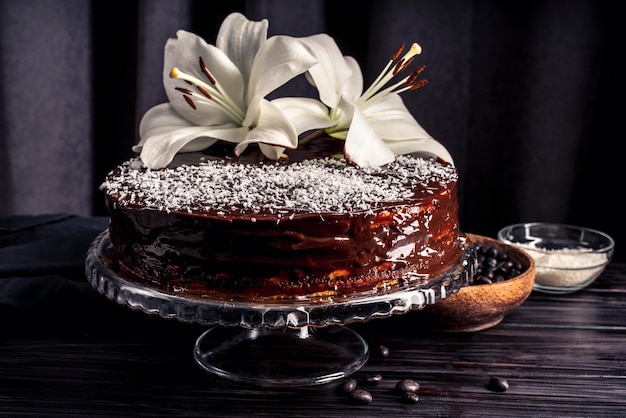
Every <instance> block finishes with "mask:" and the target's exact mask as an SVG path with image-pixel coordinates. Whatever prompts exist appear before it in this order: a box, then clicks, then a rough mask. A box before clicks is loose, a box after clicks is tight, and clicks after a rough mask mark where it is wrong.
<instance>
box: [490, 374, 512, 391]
mask: <svg viewBox="0 0 626 418" xmlns="http://www.w3.org/2000/svg"><path fill="white" fill-rule="evenodd" d="M487 387H488V388H489V389H491V390H492V391H494V392H506V390H507V389H508V388H509V382H507V380H506V379H505V378H503V377H498V376H492V377H491V378H490V379H489V384H488V385H487Z"/></svg>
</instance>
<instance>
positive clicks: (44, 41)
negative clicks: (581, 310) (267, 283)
mask: <svg viewBox="0 0 626 418" xmlns="http://www.w3.org/2000/svg"><path fill="white" fill-rule="evenodd" d="M232 11H240V12H242V13H244V14H245V15H246V16H247V17H248V18H250V19H254V20H258V19H263V18H267V19H268V20H269V22H270V27H269V32H270V35H274V34H288V35H292V36H306V35H310V34H314V33H319V32H326V33H329V34H330V35H331V36H333V37H334V38H335V39H336V40H337V43H338V44H339V46H340V48H341V49H342V50H343V52H344V53H345V54H347V55H352V56H354V57H355V58H356V59H357V60H358V61H359V62H360V63H361V66H362V68H363V70H364V75H365V79H366V83H367V82H368V81H371V80H372V79H373V78H374V77H375V76H376V75H377V74H378V72H379V71H380V70H381V69H382V67H383V66H384V64H385V63H386V62H387V60H388V59H389V57H390V55H391V54H392V53H393V52H394V51H395V50H396V49H397V48H398V46H399V45H401V44H403V43H404V44H407V45H408V44H410V43H412V42H415V41H417V42H419V43H420V44H421V45H422V47H423V53H422V55H421V56H419V57H418V61H419V62H420V64H425V65H426V70H425V71H424V73H423V76H424V77H425V78H427V79H428V80H429V84H428V85H427V86H426V87H424V88H422V89H420V90H418V91H415V92H407V93H404V94H403V99H404V101H405V103H406V105H407V107H408V108H409V109H410V111H411V112H412V114H413V115H414V116H415V117H416V119H417V120H418V121H419V122H420V123H421V124H422V126H424V128H425V129H426V130H427V131H428V132H430V133H431V135H433V136H434V137H435V138H437V139H438V140H439V141H441V142H442V143H443V144H444V145H445V146H446V147H447V148H448V149H449V150H450V152H451V154H452V155H453V157H454V159H455V163H456V165H457V167H458V168H459V171H460V174H461V178H460V183H459V195H460V204H461V206H460V211H461V222H462V228H463V229H464V230H466V231H468V232H473V233H478V234H484V235H490V236H494V235H495V233H496V232H497V230H498V229H499V228H500V227H502V226H504V225H506V224H510V223H514V222H522V221H554V222H564V223H572V224H578V225H584V226H588V227H592V228H597V229H600V230H603V231H605V232H607V233H609V234H611V235H613V236H614V238H616V239H617V240H618V245H617V250H616V259H622V258H623V257H624V256H623V254H624V251H622V250H621V249H620V245H619V244H620V243H619V239H620V236H621V235H622V234H623V233H626V228H625V227H624V225H623V224H624V222H622V221H621V216H620V215H621V211H620V208H619V206H618V205H617V204H616V203H615V200H617V199H618V198H619V191H620V186H621V181H622V180H623V179H624V175H623V174H622V170H621V158H620V155H619V153H618V152H617V151H618V149H617V147H618V146H619V140H620V138H619V136H618V135H619V134H618V132H619V131H618V130H617V127H618V123H619V121H620V118H621V115H618V113H617V112H618V109H621V106H619V104H616V103H619V101H620V100H621V94H620V93H621V89H619V87H621V85H620V83H619V78H618V69H620V67H619V65H617V56H618V54H619V52H618V51H619V50H620V47H621V44H618V40H619V39H620V37H618V28H620V26H619V25H621V23H618V22H617V16H619V13H617V10H616V6H611V5H609V4H608V3H606V2H596V1H593V0H543V1H540V0H530V1H523V2H522V1H508V2H500V1H496V0H473V1H472V0H384V1H382V0H360V1H357V0H343V1H342V2H341V7H339V5H338V2H333V1H330V0H231V1H228V2H213V1H206V0H204V1H202V0H133V1H126V0H125V1H108V2H102V1H96V0H91V1H88V0H22V1H19V2H18V1H11V0H0V59H1V66H0V80H1V83H0V128H1V129H0V192H1V195H2V198H1V199H0V215H13V214H44V213H71V214H78V215H104V214H105V211H104V206H103V202H102V197H101V195H100V193H99V191H98V186H99V184H100V182H101V181H102V179H103V178H104V175H105V174H106V173H107V172H108V171H109V170H110V169H112V168H113V167H114V166H115V165H117V164H119V163H120V162H121V161H123V160H125V159H127V158H128V157H130V156H131V155H132V152H131V149H130V148H131V146H132V145H133V144H134V143H135V142H136V141H137V140H138V133H137V132H138V126H139V121H140V120H141V116H142V115H143V114H144V113H145V111H146V110H148V109H149V108H150V107H152V106H154V105H156V104H159V103H162V102H164V101H165V100H166V96H165V93H164V91H163V87H162V73H163V47H164V45H165V42H166V40H167V39H168V38H170V37H174V36H175V35H176V31H177V30H178V29H184V30H189V31H192V32H195V33H197V34H198V35H200V36H202V37H204V38H205V39H206V40H207V42H209V43H214V41H215V36H216V34H217V30H218V27H219V25H220V23H221V22H222V20H223V19H224V17H225V16H226V15H227V14H228V13H230V12H232ZM285 91H287V92H290V93H293V94H314V90H313V89H312V88H311V87H310V86H308V85H307V84H306V83H300V84H298V83H294V84H290V85H288V86H285ZM281 93H282V91H281Z"/></svg>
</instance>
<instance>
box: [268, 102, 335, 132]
mask: <svg viewBox="0 0 626 418" xmlns="http://www.w3.org/2000/svg"><path fill="white" fill-rule="evenodd" d="M272 103H273V104H274V105H275V106H276V107H278V108H279V109H280V110H281V111H282V112H283V114H284V115H285V116H286V117H287V119H289V121H290V122H291V123H292V124H293V126H294V127H295V128H296V132H297V133H298V135H300V134H301V133H303V132H306V131H310V130H313V129H322V128H329V127H331V126H334V125H335V124H336V123H337V122H335V121H333V120H331V119H330V117H329V115H328V108H327V107H326V106H324V104H323V103H322V102H320V101H319V100H315V99H311V98H304V97H303V98H300V97H281V98H279V99H274V100H272Z"/></svg>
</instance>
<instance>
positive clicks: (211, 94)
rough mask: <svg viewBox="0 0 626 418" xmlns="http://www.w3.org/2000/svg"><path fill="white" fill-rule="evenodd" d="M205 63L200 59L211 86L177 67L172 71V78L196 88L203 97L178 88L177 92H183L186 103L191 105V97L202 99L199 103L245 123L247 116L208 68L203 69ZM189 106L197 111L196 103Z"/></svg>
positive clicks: (201, 66) (203, 71)
mask: <svg viewBox="0 0 626 418" xmlns="http://www.w3.org/2000/svg"><path fill="white" fill-rule="evenodd" d="M203 64H204V61H202V58H200V68H201V70H202V73H203V74H204V75H206V76H207V78H208V79H209V81H210V82H211V84H208V83H206V82H204V81H202V80H200V79H198V78H197V77H194V76H193V75H191V74H187V73H185V72H182V71H181V70H180V69H178V68H177V67H173V68H172V70H171V71H170V78H177V79H180V80H184V81H186V82H187V83H189V84H191V85H194V86H196V88H197V89H198V91H199V92H200V93H201V95H198V94H196V93H194V92H193V91H191V90H187V91H183V90H181V89H180V88H176V90H178V91H181V92H182V93H183V96H184V98H185V101H186V102H187V103H189V101H190V100H191V98H190V97H189V96H193V97H196V98H198V99H200V100H199V101H200V102H202V103H204V104H208V105H210V106H218V107H220V108H222V109H223V110H225V111H226V112H227V113H228V114H230V115H231V116H232V118H233V119H236V120H240V121H243V120H244V118H245V114H244V113H243V112H242V111H241V110H240V109H239V107H238V106H237V105H236V104H235V103H234V101H233V100H231V99H230V98H229V97H228V96H227V95H225V94H223V93H222V91H221V89H220V86H219V84H218V83H217V80H215V78H214V77H213V76H212V75H211V73H210V72H209V71H208V69H207V68H206V66H204V67H203ZM189 105H190V106H191V107H192V108H193V109H196V107H195V103H194V105H192V104H191V103H189Z"/></svg>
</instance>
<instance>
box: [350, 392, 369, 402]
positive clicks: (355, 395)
mask: <svg viewBox="0 0 626 418" xmlns="http://www.w3.org/2000/svg"><path fill="white" fill-rule="evenodd" d="M350 399H352V400H353V401H355V402H357V403H360V404H363V405H365V404H368V403H371V402H372V399H373V398H372V394H371V393H369V392H368V391H366V390H365V389H354V390H353V391H352V392H350Z"/></svg>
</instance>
